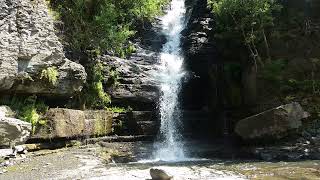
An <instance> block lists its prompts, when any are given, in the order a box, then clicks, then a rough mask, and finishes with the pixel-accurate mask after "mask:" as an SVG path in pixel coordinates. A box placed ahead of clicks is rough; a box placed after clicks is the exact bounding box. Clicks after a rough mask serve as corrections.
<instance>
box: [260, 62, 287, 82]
mask: <svg viewBox="0 0 320 180" xmlns="http://www.w3.org/2000/svg"><path fill="white" fill-rule="evenodd" d="M287 64H288V62H287V61H286V60H283V59H277V60H273V61H272V62H270V63H268V64H266V66H265V67H264V69H263V70H262V77H263V78H264V79H265V80H268V81H270V82H272V83H280V82H281V81H283V77H282V72H283V71H284V69H285V67H286V65H287Z"/></svg>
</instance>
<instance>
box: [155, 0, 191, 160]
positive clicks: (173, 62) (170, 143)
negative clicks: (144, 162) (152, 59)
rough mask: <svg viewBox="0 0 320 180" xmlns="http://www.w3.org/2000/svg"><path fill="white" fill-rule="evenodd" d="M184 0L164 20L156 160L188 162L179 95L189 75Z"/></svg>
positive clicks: (173, 4)
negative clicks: (184, 40) (184, 46)
mask: <svg viewBox="0 0 320 180" xmlns="http://www.w3.org/2000/svg"><path fill="white" fill-rule="evenodd" d="M184 3H185V2H184V0H172V1H171V4H170V9H169V10H168V11H167V12H166V15H165V16H163V17H162V18H161V22H162V31H163V34H164V35H165V36H166V39H167V42H166V43H165V44H164V46H163V48H162V52H161V56H160V65H159V72H158V76H159V80H160V82H161V86H160V91H161V97H160V100H159V109H160V117H161V127H160V134H159V139H161V140H160V142H157V143H156V144H155V148H156V151H155V153H154V157H155V159H158V160H162V161H177V160H181V159H184V147H183V142H182V141H181V140H182V138H181V134H180V132H179V131H180V128H181V123H180V116H181V115H180V114H181V113H180V108H179V99H178V95H179V92H180V88H181V81H182V78H183V77H184V76H185V74H186V73H185V71H184V69H183V61H184V59H183V57H182V55H181V47H180V43H181V32H182V30H183V29H184V28H185V13H186V9H185V4H184Z"/></svg>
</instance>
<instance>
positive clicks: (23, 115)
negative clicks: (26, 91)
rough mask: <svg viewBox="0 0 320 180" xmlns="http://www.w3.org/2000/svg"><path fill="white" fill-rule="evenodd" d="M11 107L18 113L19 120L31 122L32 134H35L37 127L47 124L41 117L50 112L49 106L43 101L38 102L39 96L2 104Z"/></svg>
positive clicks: (16, 99) (18, 98)
mask: <svg viewBox="0 0 320 180" xmlns="http://www.w3.org/2000/svg"><path fill="white" fill-rule="evenodd" d="M2 103H3V104H5V105H8V106H10V107H11V108H12V109H13V110H15V111H16V113H17V115H16V116H17V118H19V119H21V120H24V121H26V122H30V123H31V125H32V133H35V130H36V127H37V126H41V125H44V124H45V122H46V121H45V120H44V119H42V118H41V116H42V115H43V114H44V113H45V112H46V111H48V108H49V107H48V106H47V105H45V103H44V102H43V101H39V100H37V96H35V95H33V96H29V97H13V98H12V99H11V100H10V101H7V102H2Z"/></svg>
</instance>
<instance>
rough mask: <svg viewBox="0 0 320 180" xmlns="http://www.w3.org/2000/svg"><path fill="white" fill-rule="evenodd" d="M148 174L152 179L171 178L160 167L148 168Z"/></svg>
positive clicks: (162, 179) (164, 179)
mask: <svg viewBox="0 0 320 180" xmlns="http://www.w3.org/2000/svg"><path fill="white" fill-rule="evenodd" d="M150 175H151V178H152V179H153V180H170V179H172V178H173V177H172V176H169V175H168V174H167V173H166V172H165V171H164V170H162V169H150Z"/></svg>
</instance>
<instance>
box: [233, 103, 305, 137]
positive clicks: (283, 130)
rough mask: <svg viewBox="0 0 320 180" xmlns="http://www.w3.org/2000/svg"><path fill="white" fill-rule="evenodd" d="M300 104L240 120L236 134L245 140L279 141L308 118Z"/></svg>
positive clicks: (281, 107) (288, 105) (289, 105)
mask: <svg viewBox="0 0 320 180" xmlns="http://www.w3.org/2000/svg"><path fill="white" fill-rule="evenodd" d="M308 116H309V113H307V112H305V111H304V110H303V109H302V107H301V105H300V104H299V103H296V102H294V103H291V104H286V105H283V106H279V107H277V108H274V109H270V110H268V111H265V112H262V113H260V114H257V115H254V116H251V117H248V118H246V119H243V120H240V121H239V122H238V123H237V124H236V127H235V132H236V133H237V134H238V135H239V136H241V137H242V138H243V139H245V140H249V139H269V138H270V139H279V138H282V137H284V136H286V135H287V134H288V132H289V131H290V130H294V129H297V128H299V127H301V125H302V122H301V119H303V118H307V117H308Z"/></svg>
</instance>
